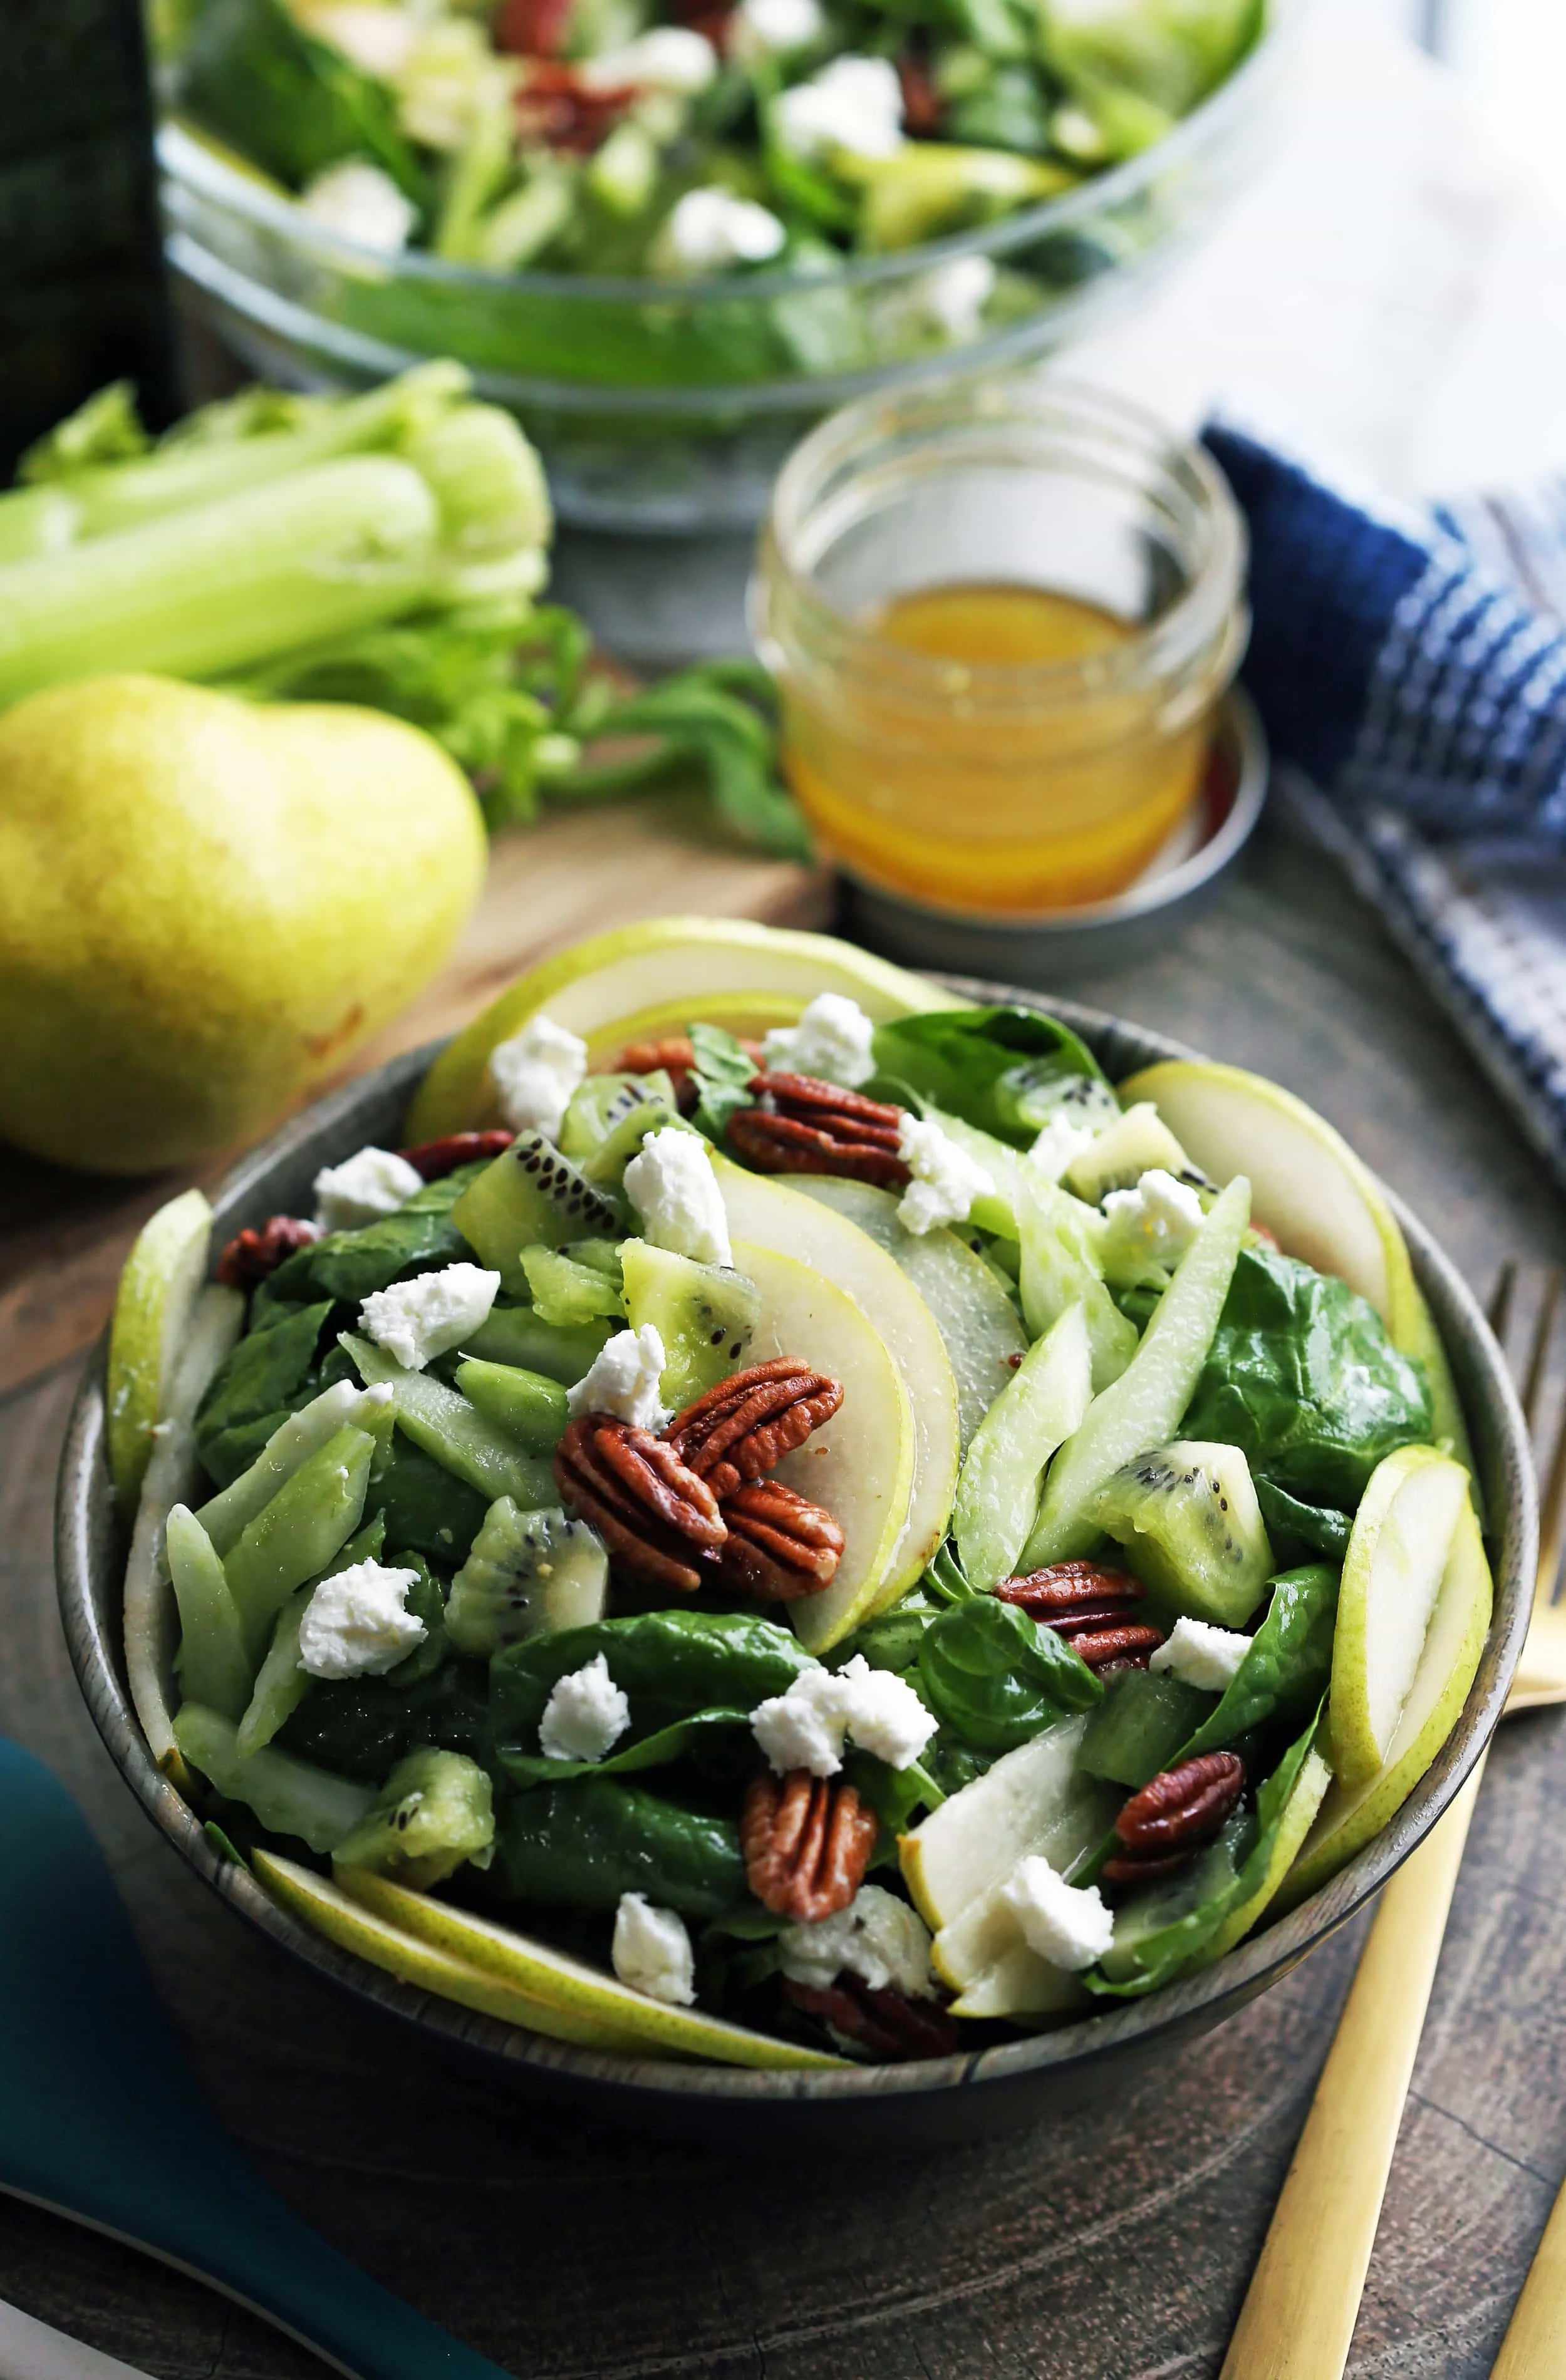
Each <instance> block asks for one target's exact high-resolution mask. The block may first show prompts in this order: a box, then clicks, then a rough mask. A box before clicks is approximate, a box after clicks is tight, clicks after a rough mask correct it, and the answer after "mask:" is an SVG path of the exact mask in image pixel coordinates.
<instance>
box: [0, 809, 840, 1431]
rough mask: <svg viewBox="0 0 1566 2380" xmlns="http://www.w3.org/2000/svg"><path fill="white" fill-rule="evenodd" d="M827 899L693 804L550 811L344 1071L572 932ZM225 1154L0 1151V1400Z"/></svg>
mask: <svg viewBox="0 0 1566 2380" xmlns="http://www.w3.org/2000/svg"><path fill="white" fill-rule="evenodd" d="M831 903H832V880H831V877H830V875H829V874H828V872H827V871H826V870H825V869H814V870H813V869H808V868H797V867H795V866H793V865H791V864H790V863H789V862H787V861H784V860H777V859H769V858H766V857H764V856H759V855H758V854H757V853H755V852H754V851H750V850H747V848H746V847H745V846H743V845H742V844H736V843H723V842H722V841H719V840H717V839H716V838H715V836H714V832H713V828H712V823H711V813H710V810H709V809H708V807H707V806H706V804H705V803H704V802H703V801H701V800H700V799H699V798H698V797H696V796H690V795H667V796H660V797H658V798H655V799H650V800H649V799H644V800H641V801H637V802H634V803H633V802H627V803H622V804H616V805H615V806H613V807H600V808H594V809H591V810H588V811H582V812H569V811H563V812H559V813H557V814H556V815H555V816H553V817H552V818H549V819H546V820H544V821H543V822H542V824H540V825H539V826H537V827H533V828H529V829H528V830H527V831H526V832H516V833H512V834H507V835H503V836H502V837H500V838H499V839H498V840H497V842H496V844H495V845H494V848H493V851H492V856H491V861H490V875H489V881H488V884H487V885H486V887H485V891H484V895H483V898H482V900H481V901H480V905H479V907H478V909H477V911H476V912H475V914H474V917H473V918H472V920H471V922H470V924H469V926H468V929H467V934H466V935H465V936H464V938H463V941H462V943H461V946H460V948H459V949H458V951H457V953H456V955H455V958H454V959H453V960H452V963H451V965H449V966H448V967H447V969H446V971H445V973H444V974H443V976H442V977H440V978H439V980H438V981H437V982H436V983H434V984H433V985H431V988H430V990H428V991H427V992H425V993H424V995H423V996H422V998H421V999H419V1000H418V1001H416V1002H414V1004H413V1006H412V1007H411V1008H408V1009H407V1010H406V1011H405V1012H404V1014H402V1015H401V1016H399V1017H398V1018H397V1019H396V1021H395V1024H394V1025H393V1026H390V1027H389V1028H388V1030H387V1031H386V1032H384V1033H382V1034H381V1035H380V1036H379V1037H378V1038H377V1039H375V1040H374V1041H372V1042H370V1043H369V1044H368V1045H367V1046H366V1047H365V1048H364V1049H363V1050H360V1051H359V1052H358V1056H357V1058H356V1060H355V1062H354V1063H353V1065H352V1066H351V1067H349V1068H348V1069H347V1070H346V1072H347V1073H348V1074H361V1073H363V1072H365V1071H366V1070H367V1069H368V1068H370V1067H371V1066H378V1065H380V1064H381V1063H382V1062H383V1061H384V1060H385V1059H387V1058H391V1057H395V1055H396V1053H397V1051H398V1050H411V1049H414V1048H416V1047H417V1046H418V1044H419V1042H421V1041H429V1040H432V1039H433V1038H435V1037H436V1036H437V1035H441V1034H446V1033H451V1032H454V1031H455V1028H456V1027H457V1026H459V1025H463V1024H466V1022H467V1019H468V1018H469V1017H470V1016H472V1015H473V1014H475V1013H476V1012H477V1011H478V1010H479V1009H480V1008H482V1007H483V1006H484V1005H485V1004H486V1003H487V1002H489V1001H491V1000H492V999H493V998H494V996H495V994H496V992H497V991H499V990H501V989H502V988H503V986H504V985H505V984H507V983H509V982H510V980H511V979H512V977H514V976H516V975H519V974H521V973H522V971H523V970H524V969H525V968H527V967H529V966H532V965H534V964H535V962H536V961H538V960H539V959H541V958H544V957H547V955H548V954H549V953H550V952H551V951H556V950H560V949H562V948H563V947H564V945H565V944H566V943H568V942H574V941H580V940H581V938H582V937H583V936H584V935H587V934H593V933H601V932H602V931H604V930H605V929H607V928H609V927H612V926H624V925H628V924H630V923H631V922H632V920H633V919H635V918H637V917H661V916H664V915H667V914H668V913H669V912H671V911H680V912H685V911H689V912H692V913H699V914H700V915H702V916H704V917H754V918H757V919H759V920H760V921H761V922H762V923H764V924H766V925H771V926H819V925H821V924H824V923H825V922H826V920H827V917H828V916H829V913H830V909H831ZM236 1153H237V1152H230V1153H229V1156H225V1157H223V1158H219V1159H214V1160H213V1161H212V1163H211V1164H210V1165H207V1166H204V1167H202V1168H201V1169H200V1171H199V1172H195V1173H188V1174H176V1173H164V1174H160V1175H158V1176H157V1177H156V1178H155V1179H152V1180H144V1181H139V1182H135V1183H127V1182H125V1181H111V1180H99V1179H94V1178H91V1177H90V1176H87V1175H85V1174H78V1173H69V1172H65V1171H63V1170H62V1169H61V1168H59V1167H56V1166H49V1165H42V1164H38V1163H36V1162H34V1161H33V1160H30V1159H27V1158H20V1157H15V1156H10V1155H7V1154H6V1153H4V1152H0V1397H4V1396H6V1394H7V1393H8V1392H9V1391H10V1390H13V1389H16V1388H18V1387H19V1386H20V1384H21V1383H22V1382H23V1381H24V1380H28V1379H31V1378H34V1377H36V1376H37V1375H38V1374H39V1373H41V1372H44V1371H47V1370H48V1369H49V1368H50V1367H51V1366H54V1365H56V1364H61V1363H64V1362H66V1361H67V1359H68V1358H70V1357H72V1356H74V1355H77V1354H79V1353H80V1351H81V1350H82V1349H83V1348H84V1347H86V1346H88V1345H89V1344H90V1343H91V1341H92V1340H93V1339H94V1338H95V1337H96V1336H97V1333H98V1331H99V1330H101V1329H102V1327H103V1321H104V1319H105V1318H106V1316H107V1315H108V1312H109V1309H110V1307H111V1305H113V1303H114V1294H115V1282H116V1281H117V1279H118V1277H119V1269H120V1266H121V1264H122V1263H123V1262H124V1260H125V1255H126V1251H127V1248H128V1247H129V1245H130V1243H131V1241H132V1240H133V1239H134V1238H135V1236H136V1233H138V1231H140V1227H141V1225H142V1223H143V1222H144V1221H145V1220H146V1219H147V1217H148V1216H149V1215H150V1214H151V1213H152V1209H153V1208H155V1207H158V1206H161V1205H162V1203H163V1201H164V1199H165V1198H169V1197H172V1196H174V1194H175V1192H176V1190H180V1189H183V1188H184V1187H185V1186H186V1184H187V1183H188V1182H189V1181H192V1180H195V1181H200V1182H201V1183H202V1184H205V1185H208V1186H210V1185H211V1184H212V1183H213V1182H215V1181H217V1180H218V1179H219V1178H220V1177H221V1176H222V1174H223V1172H225V1168H226V1166H227V1164H228V1162H229V1157H230V1156H232V1155H233V1154H236Z"/></svg>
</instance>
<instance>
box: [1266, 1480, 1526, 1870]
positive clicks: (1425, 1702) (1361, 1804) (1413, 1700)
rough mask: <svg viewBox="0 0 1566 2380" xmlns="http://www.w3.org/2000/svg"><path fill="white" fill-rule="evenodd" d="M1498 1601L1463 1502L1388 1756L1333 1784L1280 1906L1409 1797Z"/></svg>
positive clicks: (1347, 1856)
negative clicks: (1352, 1782) (1363, 1778)
mask: <svg viewBox="0 0 1566 2380" xmlns="http://www.w3.org/2000/svg"><path fill="white" fill-rule="evenodd" d="M1493 1600H1494V1587H1493V1585H1492V1582H1491V1579H1490V1568H1489V1564H1488V1562H1487V1560H1486V1559H1485V1545H1484V1539H1483V1537H1482V1536H1480V1533H1479V1524H1478V1522H1477V1520H1476V1519H1475V1514H1474V1512H1473V1508H1472V1506H1471V1505H1469V1504H1468V1503H1466V1502H1463V1503H1462V1504H1460V1505H1459V1507H1458V1514H1457V1527H1456V1530H1455V1532H1454V1533H1453V1536H1452V1541H1451V1553H1450V1554H1449V1556H1448V1558H1447V1566H1446V1571H1445V1573H1444V1575H1443V1576H1442V1579H1441V1584H1440V1592H1439V1595H1438V1597H1437V1598H1436V1608H1435V1609H1434V1611H1433V1612H1432V1613H1431V1614H1430V1624H1429V1627H1428V1628H1427V1629H1426V1632H1425V1646H1424V1650H1423V1652H1422V1653H1421V1654H1420V1657H1419V1667H1418V1669H1417V1670H1415V1671H1414V1683H1413V1684H1412V1685H1411V1686H1410V1688H1409V1690H1408V1699H1407V1701H1406V1702H1405V1703H1404V1704H1403V1706H1402V1718H1400V1719H1399V1721H1398V1725H1397V1732H1396V1733H1395V1734H1394V1736H1393V1737H1392V1740H1391V1743H1390V1744H1389V1745H1388V1747H1387V1755H1386V1758H1385V1759H1384V1760H1383V1761H1382V1763H1381V1766H1380V1767H1379V1768H1378V1771H1377V1773H1376V1775H1375V1776H1374V1777H1373V1778H1371V1779H1369V1781H1368V1782H1367V1783H1366V1784H1362V1785H1357V1786H1347V1785H1345V1784H1343V1783H1342V1781H1341V1779H1339V1780H1337V1781H1335V1782H1334V1783H1333V1784H1332V1785H1331V1786H1330V1787H1329V1790H1328V1792H1327V1794H1326V1797H1325V1799H1324V1800H1323V1802H1322V1804H1321V1808H1320V1810H1319V1812H1318V1814H1317V1818H1316V1822H1315V1824H1314V1826H1313V1827H1312V1828H1311V1830H1310V1833H1309V1834H1308V1835H1307V1836H1306V1837H1305V1847H1304V1849H1303V1850H1302V1852H1300V1855H1299V1858H1298V1860H1297V1861H1296V1862H1295V1864H1294V1865H1293V1867H1292V1868H1291V1869H1290V1871H1289V1873H1288V1875H1287V1876H1285V1878H1284V1880H1283V1883H1282V1886H1281V1888H1280V1891H1279V1894H1278V1904H1279V1907H1280V1909H1292V1908H1293V1907H1294V1905H1295V1903H1296V1902H1298V1901H1301V1900H1305V1896H1306V1895H1307V1894H1308V1893H1312V1892H1314V1891H1315V1890H1316V1888H1317V1885H1320V1884H1325V1883H1326V1881H1327V1878H1328V1877H1329V1876H1335V1875H1336V1874H1337V1871H1338V1870H1339V1868H1341V1866H1342V1865H1343V1864H1344V1863H1345V1861H1347V1860H1351V1859H1352V1858H1353V1857H1354V1853H1355V1852H1357V1851H1359V1850H1360V1849H1361V1848H1362V1847H1363V1845H1365V1844H1366V1843H1367V1842H1368V1841H1369V1840H1370V1838H1371V1837H1372V1835H1378V1834H1379V1833H1380V1831H1381V1829H1382V1828H1383V1827H1384V1826H1386V1824H1387V1823H1388V1821H1389V1819H1390V1818H1391V1817H1392V1816H1393V1815H1395V1814H1396V1812H1397V1811H1398V1810H1400V1809H1401V1808H1402V1804H1403V1803H1404V1802H1406V1801H1407V1799H1408V1797H1409V1795H1410V1794H1411V1793H1412V1792H1413V1791H1414V1787H1415V1786H1416V1785H1417V1784H1418V1782H1419V1779H1421V1778H1422V1777H1423V1776H1424V1774H1425V1771H1426V1769H1427V1768H1428V1767H1429V1766H1430V1763H1431V1762H1432V1761H1433V1760H1434V1758H1435V1756H1436V1755H1437V1753H1438V1752H1439V1750H1440V1748H1441V1746H1442V1744H1443V1743H1445V1742H1446V1740H1447V1737H1448V1736H1449V1735H1450V1734H1451V1730H1452V1728H1453V1725H1454V1724H1455V1722H1456V1719H1457V1716H1458V1713H1459V1712H1460V1711H1461V1710H1462V1708H1463V1704H1464V1703H1465V1702H1466V1701H1467V1699H1468V1689H1469V1687H1470V1686H1471V1685H1472V1684H1473V1682H1474V1678H1475V1672H1476V1670H1477V1669H1478V1667H1479V1656H1480V1654H1481V1653H1482V1652H1483V1651H1484V1649H1485V1638H1486V1636H1487V1634H1488V1633H1489V1625H1490V1608H1491V1604H1492V1602H1493Z"/></svg>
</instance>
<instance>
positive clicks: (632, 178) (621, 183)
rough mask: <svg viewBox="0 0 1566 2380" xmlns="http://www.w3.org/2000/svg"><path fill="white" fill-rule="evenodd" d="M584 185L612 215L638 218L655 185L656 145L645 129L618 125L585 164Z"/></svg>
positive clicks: (638, 126) (633, 124)
mask: <svg viewBox="0 0 1566 2380" xmlns="http://www.w3.org/2000/svg"><path fill="white" fill-rule="evenodd" d="M586 179H587V184H588V188H589V189H590V190H591V192H592V194H593V196H594V198H595V199H599V200H601V201H602V202H603V204H604V205H605V206H606V207H607V208H608V209H609V212H611V214H616V215H620V216H623V217H625V219H627V220H628V219H629V218H630V217H631V216H633V215H639V214H640V213H641V212H642V210H643V208H644V207H646V206H647V205H648V203H649V200H651V197H652V193H653V191H654V189H655V188H657V184H658V144H657V142H656V141H655V140H653V139H652V138H651V136H650V134H649V132H648V130H647V128H646V127H645V126H643V125H640V124H637V123H635V122H633V121H631V120H630V119H627V120H626V121H625V123H623V124H617V125H616V126H615V128H614V129H613V132H612V133H611V134H610V136H609V138H608V140H606V141H605V142H604V144H603V146H602V148H601V149H599V150H596V151H595V152H594V153H593V155H592V156H591V157H590V158H589V161H588V168H587V176H586Z"/></svg>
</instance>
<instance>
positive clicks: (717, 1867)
mask: <svg viewBox="0 0 1566 2380" xmlns="http://www.w3.org/2000/svg"><path fill="white" fill-rule="evenodd" d="M496 1853H497V1856H496V1860H495V1864H494V1868H493V1869H492V1872H491V1873H492V1876H493V1878H494V1880H495V1881H496V1883H498V1884H499V1885H500V1887H501V1888H502V1889H503V1890H504V1891H505V1892H506V1893H508V1894H509V1895H510V1896H511V1898H513V1899H514V1900H525V1901H532V1902H539V1903H541V1904H542V1905H543V1906H545V1907H549V1908H555V1909H597V1910H603V1911H613V1910H614V1909H616V1908H618V1906H619V1903H620V1896H621V1894H622V1893H625V1892H644V1893H646V1895H647V1897H648V1899H649V1900H651V1901H654V1902H656V1903H657V1905H658V1906H659V1907H660V1908H662V1909H677V1910H678V1911H679V1912H680V1914H681V1915H682V1916H683V1917H717V1916H719V1915H721V1914H722V1912H723V1911H724V1910H726V1909H732V1908H734V1906H736V1904H744V1903H745V1902H746V1900H747V1899H748V1887H747V1883H746V1876H745V1861H744V1858H743V1857H742V1855H741V1852H740V1848H739V1828H737V1827H736V1826H735V1825H734V1821H733V1820H732V1819H730V1818H719V1817H712V1816H710V1815H707V1814H706V1813H705V1812H702V1811H698V1810H687V1809H684V1808H682V1807H681V1806H680V1804H679V1803H676V1802H670V1801H665V1800H664V1799H663V1797H662V1795H661V1794H657V1793H649V1792H648V1791H646V1789H645V1788H644V1787H642V1786H638V1785H625V1784H622V1783H621V1782H620V1781H619V1779H617V1778H613V1777H585V1778H583V1779H581V1780H580V1781H579V1782H578V1783H576V1784H573V1785H568V1786H567V1785H556V1786H552V1787H551V1786H545V1787H543V1788H542V1789H541V1790H540V1791H538V1792H536V1793H522V1794H519V1795H518V1796H517V1798H516V1801H514V1802H513V1803H510V1805H509V1806H508V1807H507V1808H506V1809H505V1810H504V1812H503V1813H502V1815H501V1820H500V1828H499V1837H498V1840H497V1844H496Z"/></svg>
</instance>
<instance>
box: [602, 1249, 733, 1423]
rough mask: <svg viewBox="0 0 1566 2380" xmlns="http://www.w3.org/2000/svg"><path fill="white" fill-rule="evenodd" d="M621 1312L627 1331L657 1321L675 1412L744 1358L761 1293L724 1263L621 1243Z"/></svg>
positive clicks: (666, 1396) (667, 1398)
mask: <svg viewBox="0 0 1566 2380" xmlns="http://www.w3.org/2000/svg"><path fill="white" fill-rule="evenodd" d="M620 1262H621V1266H622V1269H623V1277H624V1280H625V1314H626V1317H627V1319H628V1320H629V1322H630V1325H631V1328H632V1330H639V1329H640V1328H641V1326H642V1324H643V1323H644V1322H650V1323H652V1324H654V1325H655V1327H656V1329H657V1331H658V1335H659V1337H660V1338H661V1339H662V1342H663V1356H664V1363H663V1378H662V1398H663V1402H664V1403H665V1404H666V1405H667V1406H668V1407H669V1408H670V1410H671V1412H673V1413H680V1412H682V1411H683V1410H684V1408H685V1407H686V1405H688V1404H690V1403H694V1401H695V1399H696V1398H698V1397H699V1396H702V1395H704V1394H705V1393H706V1391H707V1390H709V1389H710V1388H715V1387H716V1386H717V1383H718V1382H719V1381H720V1380H722V1379H726V1378H728V1375H729V1374H730V1373H731V1372H732V1371H733V1370H734V1366H736V1365H737V1364H742V1363H743V1362H744V1361H745V1358H746V1354H747V1351H748V1349H749V1346H750V1342H751V1341H752V1339H753V1338H754V1337H755V1335H756V1326H757V1324H758V1323H759V1320H760V1318H761V1293H760V1291H759V1289H758V1288H757V1286H756V1283H755V1282H754V1281H752V1280H750V1279H749V1277H748V1275H747V1274H745V1273H743V1272H736V1271H735V1270H734V1268H733V1267H732V1266H729V1265H705V1264H698V1263H696V1262H695V1260H694V1259H693V1258H692V1257H680V1256H675V1255H674V1254H673V1253H672V1251H671V1250H670V1249H668V1248H655V1247H652V1246H651V1245H649V1243H648V1242H647V1241H646V1240H627V1241H626V1242H625V1245H624V1246H623V1247H622V1248H621V1250H620Z"/></svg>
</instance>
